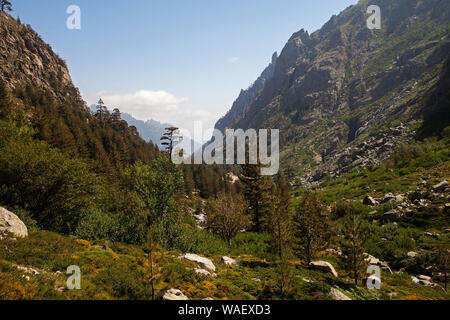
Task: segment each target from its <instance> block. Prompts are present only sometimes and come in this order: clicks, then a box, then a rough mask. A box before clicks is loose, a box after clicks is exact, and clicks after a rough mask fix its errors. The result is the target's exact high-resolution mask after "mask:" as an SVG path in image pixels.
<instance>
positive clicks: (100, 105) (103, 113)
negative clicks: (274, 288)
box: [95, 99, 108, 120]
mask: <svg viewBox="0 0 450 320" xmlns="http://www.w3.org/2000/svg"><path fill="white" fill-rule="evenodd" d="M107 115H108V108H107V107H106V106H105V103H104V102H103V100H102V99H100V100H98V102H97V113H96V114H95V116H96V117H97V118H98V119H100V120H106V118H107Z"/></svg>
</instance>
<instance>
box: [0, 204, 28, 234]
mask: <svg viewBox="0 0 450 320" xmlns="http://www.w3.org/2000/svg"><path fill="white" fill-rule="evenodd" d="M6 233H11V234H12V235H13V236H15V237H18V238H25V237H28V229H27V226H26V225H25V224H24V223H23V222H22V220H20V219H19V218H18V217H17V216H16V215H15V214H14V213H12V212H10V211H8V210H6V209H5V208H2V207H0V237H2V236H3V235H4V234H6Z"/></svg>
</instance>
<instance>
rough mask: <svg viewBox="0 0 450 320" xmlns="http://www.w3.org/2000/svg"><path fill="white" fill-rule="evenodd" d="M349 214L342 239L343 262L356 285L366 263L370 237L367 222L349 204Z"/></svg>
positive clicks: (345, 221)
mask: <svg viewBox="0 0 450 320" xmlns="http://www.w3.org/2000/svg"><path fill="white" fill-rule="evenodd" d="M348 211H349V212H348V215H347V216H346V217H345V220H344V223H343V226H342V234H343V238H342V240H341V247H342V256H343V260H344V261H343V262H344V265H345V267H346V268H347V270H349V271H350V272H351V273H352V277H353V280H354V281H355V285H356V286H357V285H358V280H359V279H360V278H361V273H362V271H363V270H362V269H363V267H364V266H365V265H366V261H365V255H364V253H365V250H366V247H365V245H366V242H367V238H368V227H367V222H366V221H364V219H363V218H362V216H361V215H360V214H359V212H357V210H356V209H354V208H353V207H351V206H350V205H349V206H348Z"/></svg>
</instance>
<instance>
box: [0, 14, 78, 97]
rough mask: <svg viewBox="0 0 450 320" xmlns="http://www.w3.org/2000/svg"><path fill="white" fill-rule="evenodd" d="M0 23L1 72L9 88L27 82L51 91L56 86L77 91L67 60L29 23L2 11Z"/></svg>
mask: <svg viewBox="0 0 450 320" xmlns="http://www.w3.org/2000/svg"><path fill="white" fill-rule="evenodd" d="M0 24H1V28H0V35H1V36H0V57H1V64H0V74H1V76H2V78H3V80H5V81H6V82H7V83H8V84H9V86H10V87H11V89H13V90H14V89H15V88H17V87H18V86H22V85H23V84H24V83H30V84H32V85H33V86H35V87H37V88H41V89H44V90H47V91H48V92H53V93H55V92H54V91H55V90H54V89H55V87H58V88H65V89H66V90H70V91H74V90H76V89H75V87H74V86H73V84H72V80H71V78H70V74H69V70H68V68H67V65H66V62H65V61H64V60H62V59H61V58H60V57H59V56H58V55H56V54H55V53H54V52H53V50H52V48H51V47H50V45H48V44H47V43H45V42H44V41H43V40H42V39H41V38H40V36H39V35H38V34H37V33H36V32H35V31H34V30H33V29H32V28H31V26H29V25H23V24H21V23H19V22H18V21H16V20H15V19H14V18H13V17H11V16H10V15H8V14H6V13H3V12H0ZM55 96H56V94H55Z"/></svg>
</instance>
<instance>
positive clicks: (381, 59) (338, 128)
mask: <svg viewBox="0 0 450 320" xmlns="http://www.w3.org/2000/svg"><path fill="white" fill-rule="evenodd" d="M369 5H378V6H379V7H380V8H381V14H382V29H381V30H369V29H368V28H367V25H366V20H367V18H368V15H367V14H366V10H367V7H368V6H369ZM449 31H450V6H448V2H446V1H441V0H427V1H423V0H399V1H389V0H374V1H370V3H369V1H366V0H362V1H360V2H359V3H358V4H357V5H355V6H351V7H349V8H347V9H346V10H344V11H343V12H342V13H340V14H339V15H338V16H333V17H332V18H331V19H330V20H329V21H328V22H327V23H326V24H325V25H324V26H323V27H322V28H321V29H320V30H318V31H316V32H314V33H313V34H311V35H310V34H308V32H305V31H304V30H301V31H299V32H297V33H295V34H293V35H292V37H291V38H290V39H289V41H288V42H287V44H286V46H285V47H284V49H283V51H282V52H281V54H280V56H279V57H278V58H277V59H276V63H275V64H274V71H273V76H272V77H270V78H269V79H266V81H265V82H264V85H263V88H262V89H260V90H259V91H258V92H257V93H256V94H255V96H254V98H252V99H251V101H246V103H245V108H244V109H245V112H240V113H239V114H240V115H242V116H241V117H239V116H237V117H236V116H229V115H227V116H226V117H225V118H223V119H221V120H220V121H219V122H218V124H217V127H218V128H219V129H223V128H225V127H230V128H244V129H247V128H256V129H257V128H278V129H280V132H281V140H280V142H281V150H282V153H281V159H282V166H281V167H282V169H284V170H285V173H287V174H288V175H289V176H290V177H291V178H293V177H301V178H302V179H301V180H302V182H303V184H306V185H308V184H313V183H317V182H318V181H320V179H321V178H322V177H323V176H324V175H331V176H339V175H340V174H341V173H343V172H346V171H348V170H351V169H352V168H354V167H359V166H366V165H369V164H377V163H379V162H380V161H382V160H384V159H385V158H386V157H388V156H389V154H390V153H391V152H392V150H393V149H394V148H395V147H396V146H397V145H398V144H399V143H402V142H405V141H408V140H409V139H412V138H413V137H414V129H416V128H417V127H419V126H420V121H421V117H422V115H423V113H424V108H425V106H426V104H427V103H426V101H425V97H427V95H428V94H430V92H432V91H433V90H435V88H436V86H437V83H438V82H439V79H440V74H441V70H442V66H443V64H444V62H445V60H446V59H447V57H448V52H450V36H449V34H450V32H449ZM241 95H242V94H241ZM236 104H238V105H239V99H238V100H237V101H236V103H235V105H236ZM233 109H235V110H233ZM236 110H239V111H240V110H242V108H237V107H235V106H233V108H232V109H231V112H230V113H232V114H233V115H234V114H235V111H236ZM247 115H251V116H247Z"/></svg>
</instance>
